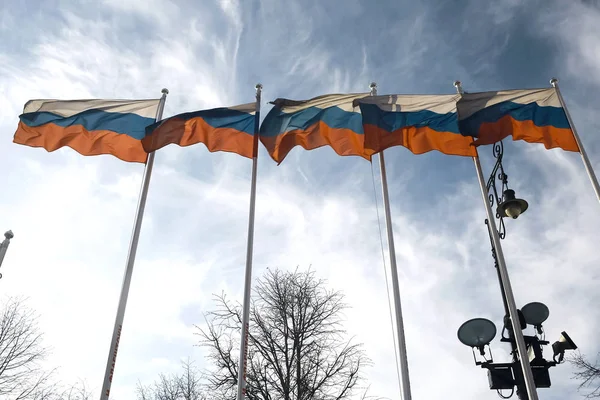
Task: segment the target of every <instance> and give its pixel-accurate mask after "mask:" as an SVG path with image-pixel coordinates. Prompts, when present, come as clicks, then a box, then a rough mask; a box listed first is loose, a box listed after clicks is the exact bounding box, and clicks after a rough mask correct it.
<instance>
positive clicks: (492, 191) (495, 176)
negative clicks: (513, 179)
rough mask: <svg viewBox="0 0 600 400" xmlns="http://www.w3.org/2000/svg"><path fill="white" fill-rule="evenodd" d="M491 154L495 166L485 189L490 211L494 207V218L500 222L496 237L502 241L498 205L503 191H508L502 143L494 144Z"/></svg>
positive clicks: (503, 228)
mask: <svg viewBox="0 0 600 400" xmlns="http://www.w3.org/2000/svg"><path fill="white" fill-rule="evenodd" d="M492 154H493V155H494V158H495V159H496V164H494V169H492V173H491V174H490V177H489V178H488V181H487V185H486V189H487V192H488V199H489V202H490V207H492V209H493V208H494V206H495V207H496V218H497V219H499V220H500V222H499V224H498V235H499V236H500V239H504V237H505V236H506V226H505V225H504V218H503V216H502V215H500V213H499V212H498V205H500V203H501V202H502V195H503V193H504V191H505V190H507V189H508V175H506V173H505V172H504V166H503V165H502V157H503V156H504V145H503V144H502V142H496V143H494V145H493V147H492ZM496 180H499V181H500V191H498V188H497V187H496ZM486 224H487V220H486Z"/></svg>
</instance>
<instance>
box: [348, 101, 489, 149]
mask: <svg viewBox="0 0 600 400" xmlns="http://www.w3.org/2000/svg"><path fill="white" fill-rule="evenodd" d="M458 99H459V95H387V96H371V97H366V98H363V99H359V100H356V101H355V103H357V104H358V105H359V107H360V111H361V113H362V119H363V126H364V135H365V149H367V151H369V150H370V151H371V152H372V153H378V152H380V151H382V150H385V149H387V148H388V147H392V146H403V147H406V148H407V149H409V150H410V151H412V152H413V153H414V154H422V153H426V152H428V151H431V150H437V151H440V152H442V153H444V154H450V155H458V156H475V155H477V151H476V149H475V147H473V138H472V137H470V136H464V135H462V134H461V132H460V130H459V126H458V117H457V113H456V101H457V100H458Z"/></svg>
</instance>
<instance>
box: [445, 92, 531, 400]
mask: <svg viewBox="0 0 600 400" xmlns="http://www.w3.org/2000/svg"><path fill="white" fill-rule="evenodd" d="M454 86H455V87H456V91H457V92H458V94H460V95H462V94H463V90H462V86H461V83H460V81H455V82H454ZM473 162H474V163H475V170H476V172H477V179H478V181H479V188H480V189H481V196H482V198H483V203H484V205H485V212H486V214H487V219H488V221H489V224H490V225H489V230H490V232H491V234H492V242H493V243H494V249H495V250H496V257H497V258H498V271H499V273H500V281H501V283H502V288H503V290H504V296H505V297H506V303H507V305H508V314H509V316H510V322H511V325H512V333H513V335H514V338H515V341H516V342H517V351H518V353H519V361H520V363H521V369H522V371H523V378H524V380H525V387H526V389H527V395H528V399H529V400H538V395H537V389H536V386H535V381H534V380H533V372H532V371H531V365H530V364H529V358H528V356H527V346H526V345H525V338H524V337H523V331H522V329H521V322H520V319H519V312H518V310H517V304H516V301H515V296H514V293H513V290H512V286H511V284H510V279H509V277H508V269H507V268H506V261H505V260H504V252H503V251H502V245H501V243H500V235H499V234H498V228H497V227H496V218H495V215H494V212H493V211H492V207H491V206H490V203H489V201H488V191H487V188H486V184H485V179H484V178H483V171H482V169H481V162H480V161H479V156H474V157H473Z"/></svg>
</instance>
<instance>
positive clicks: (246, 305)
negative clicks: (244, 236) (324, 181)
mask: <svg viewBox="0 0 600 400" xmlns="http://www.w3.org/2000/svg"><path fill="white" fill-rule="evenodd" d="M255 88H256V114H255V122H254V138H253V139H254V141H253V151H252V181H251V184H250V212H249V215H248V247H247V249H246V273H245V278H244V302H243V310H242V336H241V339H240V342H241V343H240V359H239V364H238V379H237V400H244V399H245V397H246V366H247V357H248V330H249V325H250V292H251V288H252V253H253V250H254V214H255V211H256V173H257V169H258V139H259V126H260V99H261V93H262V85H261V84H260V83H257V84H256V87H255Z"/></svg>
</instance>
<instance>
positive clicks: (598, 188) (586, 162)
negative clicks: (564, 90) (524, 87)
mask: <svg viewBox="0 0 600 400" xmlns="http://www.w3.org/2000/svg"><path fill="white" fill-rule="evenodd" d="M550 84H551V85H552V86H553V87H554V88H555V89H556V94H558V99H559V100H560V105H561V106H562V108H563V110H565V114H566V115H567V121H569V125H570V126H571V130H572V131H573V136H574V137H575V142H576V143H577V146H578V147H579V152H580V153H581V159H582V160H583V165H584V166H585V170H586V171H587V173H588V176H589V177H590V180H591V181H592V186H593V187H594V192H596V197H597V198H598V201H600V185H598V179H597V178H596V174H595V173H594V168H592V163H590V159H589V158H588V156H587V153H586V152H585V149H584V147H583V143H581V139H580V138H579V134H578V133H577V129H575V124H573V120H572V119H571V114H569V110H568V109H567V105H566V104H565V100H564V99H563V97H562V94H561V93H560V89H559V88H558V79H557V78H552V79H550Z"/></svg>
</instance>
